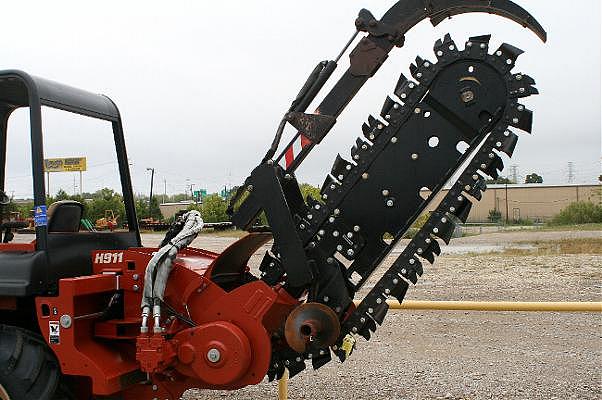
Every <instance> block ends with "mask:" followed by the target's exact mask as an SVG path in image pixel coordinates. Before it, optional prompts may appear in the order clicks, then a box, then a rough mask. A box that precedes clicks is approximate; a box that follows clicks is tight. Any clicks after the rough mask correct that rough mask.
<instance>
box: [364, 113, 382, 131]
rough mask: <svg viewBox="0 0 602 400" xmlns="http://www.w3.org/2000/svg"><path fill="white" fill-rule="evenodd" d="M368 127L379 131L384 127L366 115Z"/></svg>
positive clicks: (377, 120) (378, 121)
mask: <svg viewBox="0 0 602 400" xmlns="http://www.w3.org/2000/svg"><path fill="white" fill-rule="evenodd" d="M368 125H369V126H370V128H371V129H373V130H374V129H377V130H381V129H383V127H384V124H383V123H382V121H381V120H379V119H378V118H374V117H373V116H372V115H368Z"/></svg>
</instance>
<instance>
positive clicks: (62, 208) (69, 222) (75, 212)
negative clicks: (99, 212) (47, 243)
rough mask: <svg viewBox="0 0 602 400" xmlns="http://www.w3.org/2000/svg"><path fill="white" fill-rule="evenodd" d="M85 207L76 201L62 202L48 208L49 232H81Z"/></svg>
mask: <svg viewBox="0 0 602 400" xmlns="http://www.w3.org/2000/svg"><path fill="white" fill-rule="evenodd" d="M83 213H84V206H83V205H82V204H81V203H80V202H77V201H74V200H61V201H57V202H55V203H52V204H51V205H50V207H48V232H49V233H51V232H71V233H75V232H79V226H80V223H81V219H82V215H83Z"/></svg>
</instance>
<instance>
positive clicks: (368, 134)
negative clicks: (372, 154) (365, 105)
mask: <svg viewBox="0 0 602 400" xmlns="http://www.w3.org/2000/svg"><path fill="white" fill-rule="evenodd" d="M362 132H363V133H364V137H365V138H366V139H368V140H369V141H371V142H372V143H374V142H375V141H376V138H377V137H378V136H379V135H380V133H381V132H382V129H370V126H368V124H366V123H365V122H364V124H363V125H362Z"/></svg>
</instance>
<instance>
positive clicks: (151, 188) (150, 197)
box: [146, 168, 155, 217]
mask: <svg viewBox="0 0 602 400" xmlns="http://www.w3.org/2000/svg"><path fill="white" fill-rule="evenodd" d="M146 170H147V171H150V172H151V182H150V196H149V197H148V216H149V217H150V216H151V204H152V201H153V181H154V180H155V169H154V168H147V169H146Z"/></svg>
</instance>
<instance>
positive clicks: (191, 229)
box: [140, 210, 203, 333]
mask: <svg viewBox="0 0 602 400" xmlns="http://www.w3.org/2000/svg"><path fill="white" fill-rule="evenodd" d="M180 218H181V221H180V222H181V224H180V226H181V227H182V228H181V230H180V231H179V232H178V233H177V234H176V235H175V236H174V237H173V238H171V239H170V240H169V241H167V243H166V244H165V245H164V246H163V247H161V248H160V249H159V250H158V251H157V252H156V253H155V255H154V256H153V257H152V258H151V259H150V261H149V262H148V265H147V267H146V273H145V278H144V291H143V294H142V303H141V305H140V306H141V308H142V325H141V327H140V332H142V333H146V332H148V317H149V314H150V311H151V308H152V312H153V319H154V328H153V331H154V332H161V326H160V320H161V303H162V302H163V296H164V294H165V287H166V285H167V280H168V279H169V274H170V273H171V269H172V267H173V261H174V260H175V259H176V256H177V254H178V251H179V250H181V249H183V248H184V247H186V246H188V245H189V244H190V243H192V241H193V240H194V239H195V238H196V237H197V236H198V234H199V232H200V231H201V229H203V219H202V218H201V214H200V213H199V212H198V211H194V210H193V211H189V212H187V213H186V214H184V215H182V217H180Z"/></svg>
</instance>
